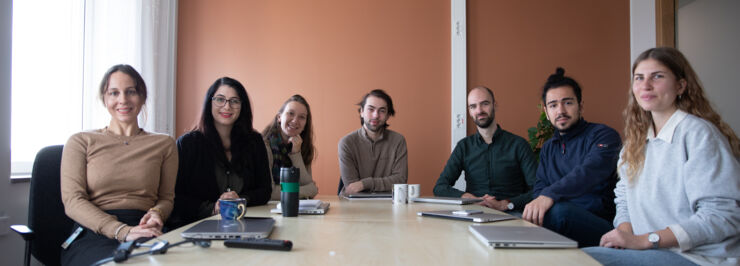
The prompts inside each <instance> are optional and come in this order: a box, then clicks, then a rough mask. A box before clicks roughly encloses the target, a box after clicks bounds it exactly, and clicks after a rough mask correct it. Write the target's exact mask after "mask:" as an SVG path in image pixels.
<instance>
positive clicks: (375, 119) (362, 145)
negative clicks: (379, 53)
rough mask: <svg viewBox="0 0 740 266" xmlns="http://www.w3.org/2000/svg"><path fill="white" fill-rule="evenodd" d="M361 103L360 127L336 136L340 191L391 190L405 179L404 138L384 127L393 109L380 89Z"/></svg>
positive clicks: (368, 95)
mask: <svg viewBox="0 0 740 266" xmlns="http://www.w3.org/2000/svg"><path fill="white" fill-rule="evenodd" d="M358 105H359V106H360V109H359V111H360V123H361V124H362V127H361V128H360V129H358V130H356V131H354V132H351V133H349V134H347V135H346V136H344V137H343V138H342V139H341V140H339V145H338V146H339V147H338V148H339V150H338V154H339V173H340V175H341V178H342V182H343V183H344V185H345V187H344V188H343V190H342V191H341V193H340V194H353V193H357V192H361V191H368V192H372V191H390V190H391V189H392V188H393V184H399V183H400V184H404V183H406V180H407V179H408V172H409V171H408V157H407V152H406V139H405V138H404V137H403V135H401V134H399V133H396V132H394V131H391V130H389V129H387V127H388V124H386V121H387V120H388V118H389V117H390V116H393V115H394V114H395V113H396V112H395V110H394V109H393V101H392V100H391V97H390V96H388V94H386V93H385V92H384V91H383V90H373V91H371V92H370V93H368V94H366V95H365V97H364V98H363V99H362V101H361V102H360V103H359V104H358Z"/></svg>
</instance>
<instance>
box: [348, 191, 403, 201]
mask: <svg viewBox="0 0 740 266" xmlns="http://www.w3.org/2000/svg"><path fill="white" fill-rule="evenodd" d="M343 197H344V198H346V199H350V200H353V199H387V200H390V199H391V198H393V193H391V192H358V193H354V194H347V195H344V196H343Z"/></svg>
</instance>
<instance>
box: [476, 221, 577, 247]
mask: <svg viewBox="0 0 740 266" xmlns="http://www.w3.org/2000/svg"><path fill="white" fill-rule="evenodd" d="M468 229H469V230H470V232H471V233H473V235H474V236H475V237H476V238H477V239H478V240H480V241H481V242H483V244H484V245H487V246H490V247H492V248H577V247H578V242H576V241H573V240H571V239H569V238H567V237H564V236H561V235H559V234H557V233H555V232H552V231H550V230H547V229H545V228H544V227H539V226H536V227H524V226H492V225H470V226H468Z"/></svg>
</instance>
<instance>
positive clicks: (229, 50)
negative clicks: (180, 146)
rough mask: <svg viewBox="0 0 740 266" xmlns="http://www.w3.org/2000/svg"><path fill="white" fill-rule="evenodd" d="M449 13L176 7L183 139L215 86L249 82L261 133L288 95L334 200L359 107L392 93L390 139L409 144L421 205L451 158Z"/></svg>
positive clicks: (389, 2)
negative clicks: (304, 117) (299, 108)
mask: <svg viewBox="0 0 740 266" xmlns="http://www.w3.org/2000/svg"><path fill="white" fill-rule="evenodd" d="M449 6H450V4H449V1H448V0H435V1H430V0H404V1H398V0H353V1H331V0H312V1H281V0H270V1H241V0H218V1H216V0H209V1H196V0H182V1H180V2H179V17H178V43H177V46H178V57H177V62H178V63H177V115H176V117H177V120H176V130H177V134H178V135H181V134H183V133H184V132H185V131H186V130H187V129H188V128H189V127H190V126H192V124H193V123H194V121H195V119H196V118H197V116H198V113H199V112H200V109H201V102H202V99H203V97H204V94H205V91H206V90H207V89H208V86H209V85H210V84H211V83H212V82H213V81H215V80H216V79H217V78H219V77H221V76H231V77H233V78H236V79H237V80H239V81H241V82H242V83H243V84H244V85H245V87H246V88H247V92H248V93H249V96H250V98H251V100H252V107H253V111H254V117H255V127H256V128H257V129H258V130H259V131H261V130H262V129H263V128H264V126H265V125H266V124H267V123H268V122H269V120H270V119H271V118H272V117H273V116H274V115H275V113H276V112H277V110H278V108H279V107H280V105H281V104H282V103H283V101H284V100H285V99H287V98H288V97H289V96H290V95H293V94H296V93H299V94H302V95H303V96H305V97H306V99H307V100H308V102H309V104H310V105H311V109H312V112H313V117H314V131H315V134H316V143H315V145H316V147H317V149H318V158H317V160H316V161H315V162H314V165H313V177H314V180H315V181H316V182H317V184H318V186H319V194H322V195H329V194H336V188H337V183H338V180H339V165H338V160H337V142H338V141H339V139H340V138H341V137H343V136H344V135H346V134H347V133H349V132H351V131H353V130H356V129H357V128H359V127H360V123H359V114H358V113H357V106H355V104H356V103H357V102H359V101H360V99H361V97H362V96H363V95H364V94H365V93H366V92H368V91H370V90H372V89H376V88H381V89H384V90H386V91H387V92H388V93H389V94H390V95H391V97H392V98H393V101H394V103H395V108H396V112H397V113H396V117H393V118H391V119H390V120H389V124H391V127H390V128H391V129H392V130H395V131H397V132H400V133H401V134H403V135H404V136H405V137H406V140H407V143H408V151H409V152H408V153H409V183H420V184H421V185H422V194H423V195H431V194H432V192H431V191H432V187H433V185H434V182H435V181H436V179H437V177H438V176H439V173H440V172H441V170H442V167H443V166H444V163H445V162H446V160H447V157H448V156H449V153H450V149H449V139H450V126H449V121H450V111H449V110H450V100H449V99H450V92H449V86H450V74H449V73H450V56H449V54H450V44H449V43H450V41H449V35H450V33H449V32H450V26H449V21H450V15H449V14H450V7H449Z"/></svg>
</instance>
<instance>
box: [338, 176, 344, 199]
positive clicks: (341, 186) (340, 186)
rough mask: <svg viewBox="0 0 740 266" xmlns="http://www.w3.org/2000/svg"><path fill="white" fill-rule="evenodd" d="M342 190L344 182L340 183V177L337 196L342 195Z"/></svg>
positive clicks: (340, 178)
mask: <svg viewBox="0 0 740 266" xmlns="http://www.w3.org/2000/svg"><path fill="white" fill-rule="evenodd" d="M343 188H344V182H342V177H339V188H337V195H339V193H342V189H343Z"/></svg>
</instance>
